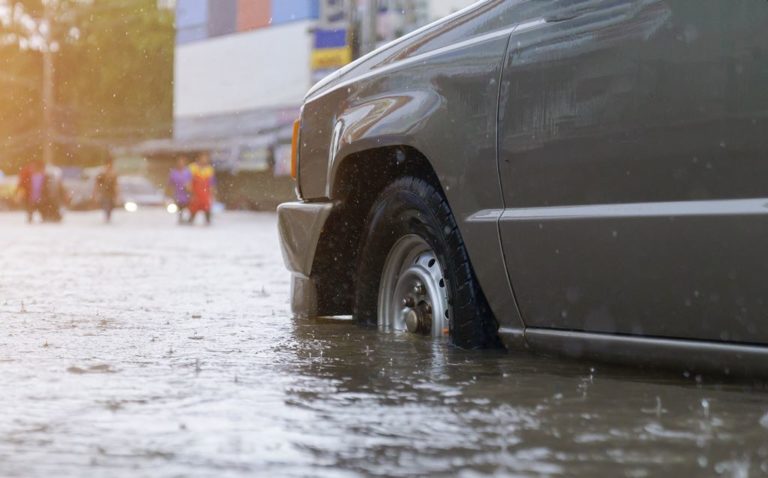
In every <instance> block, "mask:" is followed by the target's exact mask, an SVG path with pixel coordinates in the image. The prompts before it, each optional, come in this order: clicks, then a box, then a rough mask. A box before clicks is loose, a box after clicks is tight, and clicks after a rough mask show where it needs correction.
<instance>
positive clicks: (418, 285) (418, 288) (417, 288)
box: [413, 282, 424, 295]
mask: <svg viewBox="0 0 768 478" xmlns="http://www.w3.org/2000/svg"><path fill="white" fill-rule="evenodd" d="M413 293H414V294H416V295H424V285H423V284H422V283H421V282H417V283H416V285H415V286H413Z"/></svg>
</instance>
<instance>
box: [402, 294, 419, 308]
mask: <svg viewBox="0 0 768 478" xmlns="http://www.w3.org/2000/svg"><path fill="white" fill-rule="evenodd" d="M415 306H416V301H414V300H413V297H411V296H408V297H405V298H403V307H408V308H409V309H413V308H414V307H415Z"/></svg>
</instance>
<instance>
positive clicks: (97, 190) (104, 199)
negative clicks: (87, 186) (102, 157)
mask: <svg viewBox="0 0 768 478" xmlns="http://www.w3.org/2000/svg"><path fill="white" fill-rule="evenodd" d="M117 196H118V186H117V173H116V172H115V161H114V160H113V159H112V158H109V159H108V160H107V162H106V164H105V165H104V169H103V170H102V171H101V172H100V173H99V175H98V176H96V184H95V185H94V190H93V198H94V200H95V201H98V203H99V205H100V206H101V210H102V211H104V222H107V223H109V222H111V221H112V211H113V210H114V209H115V205H116V204H117Z"/></svg>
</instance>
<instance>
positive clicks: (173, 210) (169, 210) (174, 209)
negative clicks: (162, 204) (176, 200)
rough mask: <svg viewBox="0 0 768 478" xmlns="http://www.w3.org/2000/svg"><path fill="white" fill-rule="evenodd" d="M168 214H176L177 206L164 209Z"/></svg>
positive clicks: (173, 205) (172, 205)
mask: <svg viewBox="0 0 768 478" xmlns="http://www.w3.org/2000/svg"><path fill="white" fill-rule="evenodd" d="M165 209H166V210H167V211H168V212H169V213H170V214H176V213H177V212H179V206H177V205H175V204H169V205H168V207H167V208H165Z"/></svg>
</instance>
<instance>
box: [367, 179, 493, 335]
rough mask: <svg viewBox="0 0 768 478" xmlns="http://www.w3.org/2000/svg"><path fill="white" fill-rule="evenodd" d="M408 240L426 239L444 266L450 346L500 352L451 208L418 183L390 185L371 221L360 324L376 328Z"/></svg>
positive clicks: (436, 193)
mask: <svg viewBox="0 0 768 478" xmlns="http://www.w3.org/2000/svg"><path fill="white" fill-rule="evenodd" d="M409 234H416V235H418V236H420V237H421V238H422V239H424V240H425V241H426V242H427V244H429V246H430V247H431V248H432V250H433V251H434V252H435V254H436V256H437V258H438V260H439V261H440V264H442V265H443V268H444V271H443V273H444V274H445V277H446V282H447V286H448V298H449V304H450V305H451V308H452V310H451V318H450V337H451V341H452V342H453V343H454V344H455V345H457V346H459V347H462V348H468V349H478V348H498V347H500V346H501V345H500V340H499V338H498V323H497V322H496V319H495V318H494V316H493V313H492V312H491V309H490V307H489V306H488V302H487V301H486V299H485V296H484V295H483V292H482V290H481V289H480V286H479V285H478V283H477V279H476V278H475V274H474V271H473V269H472V265H471V264H470V262H469V255H468V254H467V250H466V247H465V246H464V241H463V240H462V239H461V233H460V232H459V228H458V227H457V225H456V220H455V219H454V217H453V213H452V212H451V209H450V207H449V206H448V202H447V201H446V200H445V198H444V197H443V195H442V193H441V192H440V191H438V190H437V189H436V188H435V187H434V186H432V185H431V184H429V183H428V182H426V181H424V180H421V179H418V178H413V177H404V178H400V179H398V180H396V181H395V182H393V183H392V184H391V185H389V186H388V187H387V188H386V189H385V190H384V191H383V192H382V193H381V194H380V195H379V197H378V198H377V199H376V201H375V202H374V204H373V206H372V208H371V211H370V214H369V215H368V219H367V222H366V229H365V230H364V232H363V239H362V241H361V246H360V247H361V248H360V254H359V255H358V257H359V260H358V267H357V274H356V278H355V279H356V280H355V284H356V290H355V304H354V316H355V318H356V320H357V321H358V322H360V323H362V324H366V325H376V324H377V313H378V312H377V310H378V309H377V306H378V295H379V286H380V281H381V275H382V270H383V268H384V263H385V261H386V259H387V256H388V254H389V252H390V250H391V249H392V247H393V246H394V244H395V243H396V242H397V241H398V240H399V239H400V238H402V237H404V236H406V235H409Z"/></svg>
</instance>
